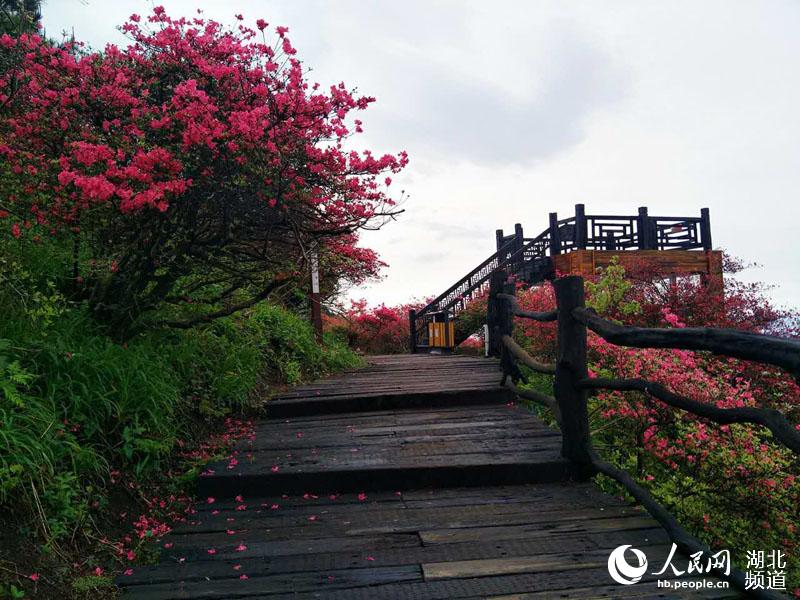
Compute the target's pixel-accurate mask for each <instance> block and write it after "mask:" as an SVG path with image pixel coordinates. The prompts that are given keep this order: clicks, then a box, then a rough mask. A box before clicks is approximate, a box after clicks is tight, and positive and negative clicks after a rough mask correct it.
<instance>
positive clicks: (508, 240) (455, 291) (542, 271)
mask: <svg viewBox="0 0 800 600" xmlns="http://www.w3.org/2000/svg"><path fill="white" fill-rule="evenodd" d="M496 248H497V249H496V251H495V253H494V254H492V255H491V256H489V257H488V258H487V259H486V260H484V261H483V262H481V264H479V265H478V266H477V267H475V268H474V269H473V270H472V271H470V272H469V273H467V274H466V275H465V276H464V277H462V278H461V279H459V280H458V281H456V282H455V283H454V284H453V285H451V286H450V287H449V288H447V290H445V291H444V292H443V293H441V294H440V295H439V296H437V297H436V298H434V299H433V300H432V301H431V302H429V303H428V304H427V306H425V307H424V308H422V309H420V310H418V311H413V310H412V311H410V314H409V325H410V332H409V333H410V342H411V344H410V346H411V351H412V352H416V351H417V350H418V349H422V348H426V347H428V346H429V343H428V342H429V340H427V331H428V329H427V324H428V323H429V322H431V321H432V320H434V319H436V320H438V321H441V322H444V323H447V322H448V321H450V320H452V319H454V318H455V317H456V316H457V315H458V314H459V313H460V312H462V311H463V310H464V309H465V308H466V306H467V305H468V304H469V303H470V302H471V301H472V300H474V299H475V298H477V297H480V296H483V295H484V294H485V293H486V291H487V287H488V282H489V278H490V277H491V275H492V273H494V272H495V271H497V270H504V271H507V272H510V273H512V274H514V275H516V276H518V277H520V278H522V279H524V280H525V281H527V282H528V283H536V282H539V281H544V280H545V279H549V278H551V277H552V276H553V274H554V273H555V269H554V267H553V264H552V261H551V260H550V259H549V257H552V256H556V255H559V254H565V253H567V252H572V251H574V250H710V249H711V222H710V219H709V213H708V209H707V208H704V209H702V210H701V211H700V216H699V217H661V216H651V215H650V214H649V213H648V210H647V208H646V207H642V208H640V209H639V212H638V214H636V215H633V216H620V215H587V214H586V211H585V208H584V205H583V204H576V205H575V215H574V216H571V217H568V218H566V219H559V218H558V215H557V214H556V213H550V225H549V227H548V228H547V229H545V230H544V231H543V232H542V233H540V234H539V235H537V236H536V237H533V238H527V237H525V236H524V233H523V230H522V225H520V224H519V223H517V224H516V225H515V226H514V233H513V235H508V236H505V235H503V230H502V229H498V230H497V231H496Z"/></svg>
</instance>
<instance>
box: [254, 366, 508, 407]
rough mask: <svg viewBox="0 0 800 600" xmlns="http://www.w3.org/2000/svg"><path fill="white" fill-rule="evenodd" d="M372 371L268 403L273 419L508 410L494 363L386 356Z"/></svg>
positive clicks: (322, 383) (314, 385) (330, 380)
mask: <svg viewBox="0 0 800 600" xmlns="http://www.w3.org/2000/svg"><path fill="white" fill-rule="evenodd" d="M368 361H369V364H368V366H367V368H365V369H363V370H360V371H355V372H350V373H345V374H342V375H339V376H336V377H330V378H328V379H323V380H321V381H318V382H315V383H312V384H309V385H303V386H299V387H297V388H294V389H292V390H290V391H288V392H285V393H283V394H281V395H279V396H277V397H276V398H273V399H271V400H269V402H268V403H267V415H268V416H269V418H287V417H298V416H304V415H326V414H337V413H348V412H363V411H372V410H389V409H391V410H402V409H415V408H431V407H447V406H474V405H479V404H492V403H494V404H505V403H507V402H509V401H511V400H512V399H513V395H512V394H511V392H509V391H508V390H507V389H505V388H503V387H501V386H500V367H499V364H498V362H497V361H496V360H494V359H483V358H476V357H471V356H451V355H438V356H437V355H412V356H409V355H397V356H395V355H387V356H373V357H369V358H368Z"/></svg>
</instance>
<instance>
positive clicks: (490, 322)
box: [486, 270, 506, 356]
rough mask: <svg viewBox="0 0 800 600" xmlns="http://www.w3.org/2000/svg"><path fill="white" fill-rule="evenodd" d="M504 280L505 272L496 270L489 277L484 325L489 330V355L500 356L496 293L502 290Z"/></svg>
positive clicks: (500, 343)
mask: <svg viewBox="0 0 800 600" xmlns="http://www.w3.org/2000/svg"><path fill="white" fill-rule="evenodd" d="M505 280H506V273H505V271H502V270H497V271H495V272H493V273H492V275H491V276H490V277H489V298H488V300H487V302H486V325H487V329H488V331H489V344H488V346H489V356H500V347H501V346H502V342H501V341H500V338H498V336H497V334H498V329H497V327H498V325H499V321H500V315H499V313H498V308H499V306H498V298H497V294H498V293H499V292H501V291H502V290H503V283H504V282H505Z"/></svg>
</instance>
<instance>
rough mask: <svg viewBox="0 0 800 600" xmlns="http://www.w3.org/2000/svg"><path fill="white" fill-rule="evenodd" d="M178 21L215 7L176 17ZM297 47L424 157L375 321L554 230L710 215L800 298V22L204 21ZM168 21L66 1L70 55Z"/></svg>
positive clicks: (747, 17)
mask: <svg viewBox="0 0 800 600" xmlns="http://www.w3.org/2000/svg"><path fill="white" fill-rule="evenodd" d="M161 3H162V4H164V5H165V7H166V9H167V11H168V12H170V13H171V14H187V15H189V14H192V13H193V11H194V7H195V6H196V5H197V4H198V3H199V2H198V1H197V0H194V1H193V2H189V1H185V0H163V1H162V2H161ZM202 4H203V5H204V9H205V11H206V13H207V14H208V15H209V16H212V17H214V18H217V19H223V20H228V21H230V20H231V19H232V16H233V14H235V13H239V12H241V13H243V14H244V15H245V17H246V18H248V19H250V20H251V21H254V20H255V19H256V18H257V17H264V18H266V19H267V20H268V21H270V23H272V24H273V25H275V24H285V25H288V26H289V27H290V28H291V35H292V39H293V42H294V43H295V45H296V46H297V47H298V48H299V50H300V53H301V56H302V57H303V59H304V60H305V61H306V63H307V64H308V65H309V66H312V67H313V68H314V71H313V73H312V78H314V79H317V80H319V81H321V82H322V83H325V84H328V83H334V82H338V81H340V80H344V81H345V82H346V83H348V84H349V85H357V86H358V87H359V89H360V90H361V91H362V92H363V93H366V94H369V95H374V96H376V97H377V98H378V102H377V103H376V104H375V105H373V107H372V108H371V109H370V110H369V111H368V112H367V114H366V115H365V119H364V120H365V124H366V128H367V131H366V134H365V136H364V140H363V142H362V143H363V144H364V145H365V146H366V147H372V148H374V149H375V150H377V151H395V150H400V149H407V150H408V151H409V154H410V155H411V161H412V162H411V165H410V166H409V168H408V171H407V172H406V173H405V174H404V175H402V176H400V177H398V178H396V185H397V189H401V188H404V189H405V190H407V191H408V192H409V193H410V194H411V199H410V200H409V201H408V202H407V204H406V207H405V208H406V209H407V212H406V214H404V215H403V216H402V217H401V218H400V219H399V220H398V222H396V223H392V224H390V225H389V226H388V227H387V228H386V229H385V230H384V231H381V232H377V233H367V234H366V235H365V236H364V240H365V241H366V242H367V243H368V244H370V245H371V246H372V247H374V248H376V249H377V250H378V251H379V252H381V254H382V256H383V258H384V259H385V260H386V261H387V262H389V263H390V265H391V267H390V269H389V270H388V271H387V276H386V278H385V280H384V281H382V282H380V283H379V284H376V285H371V286H367V287H365V288H364V289H363V290H357V291H356V292H354V295H365V296H366V297H367V298H368V299H370V300H371V301H373V302H379V301H386V302H400V301H403V300H405V299H407V298H408V297H409V296H413V295H416V296H425V295H428V294H433V293H437V292H439V291H441V290H443V289H444V288H445V287H447V286H448V285H450V284H451V283H453V281H455V280H456V279H457V278H458V277H459V276H460V275H462V274H463V273H465V272H467V271H468V270H469V269H471V268H472V267H473V266H474V265H475V264H477V263H478V262H479V261H480V260H481V259H483V258H485V256H487V255H488V254H490V253H491V252H492V248H493V244H494V230H495V229H496V228H498V227H504V228H506V229H507V230H510V229H511V228H512V227H513V224H514V222H521V223H522V224H523V225H524V226H525V229H526V232H527V233H530V234H534V233H538V232H539V231H541V230H542V229H543V228H544V227H545V225H546V221H547V213H548V212H550V211H554V210H557V211H559V212H561V213H562V214H565V215H566V214H568V213H570V212H571V210H572V205H573V204H574V203H576V202H584V203H586V205H587V211H588V212H590V213H591V212H595V213H610V212H612V213H618V214H619V213H622V214H625V213H630V214H633V213H635V211H636V208H637V207H638V206H641V205H648V206H650V208H651V212H653V213H661V214H664V213H671V214H687V215H690V214H697V213H699V209H700V207H702V206H708V207H710V209H711V217H712V230H713V235H714V241H715V245H717V246H722V247H725V248H726V249H728V250H730V251H731V252H732V253H734V254H736V255H739V256H741V257H743V258H746V259H749V260H756V261H758V262H760V263H763V264H764V268H763V269H762V270H761V271H760V272H758V273H755V274H754V276H755V277H757V278H759V279H762V280H765V281H768V282H772V283H778V284H780V287H779V288H778V289H777V290H776V291H775V294H774V295H775V298H776V299H777V300H778V302H779V303H783V304H790V305H794V306H796V305H797V304H798V303H797V300H796V299H797V298H798V297H800V268H798V259H800V250H798V245H797V244H795V243H793V242H794V238H795V236H796V233H795V231H794V228H795V223H797V222H798V221H800V209H799V208H798V203H797V202H796V201H795V199H794V197H793V196H794V194H796V190H797V189H798V188H800V169H799V168H798V167H799V166H800V117H798V111H797V107H798V106H800V70H798V69H797V68H796V63H797V56H800V36H797V35H796V32H797V31H798V30H800V4H797V3H796V2H793V1H790V0H785V1H777V0H770V1H766V2H760V3H756V2H753V3H744V2H739V3H730V2H724V1H716V2H703V3H697V2H691V1H683V2H679V1H674V2H670V3H664V2H654V1H651V2H648V1H640V2H632V3H621V2H603V3H599V2H577V3H568V4H567V3H562V2H535V3H533V2H491V3H489V2H478V1H458V2H456V1H437V2H430V1H424V0H413V1H410V2H402V3H400V2H371V1H368V0H361V1H356V0H344V1H337V2H335V3H334V2H325V1H322V0H314V1H307V0H304V1H298V0H275V1H264V2H255V1H252V0H250V1H248V0H227V1H226V2H213V3H211V2H203V3H202ZM149 6H150V3H149V2H145V1H136V0H116V1H115V2H113V3H112V2H101V1H100V0H58V2H55V1H54V0H51V1H50V2H49V3H47V4H45V7H44V15H45V24H46V26H47V28H48V30H49V33H50V34H51V35H52V34H53V33H54V32H57V31H59V30H61V29H66V30H68V31H69V30H71V29H72V27H74V29H75V33H76V36H77V37H78V38H79V39H88V40H89V41H90V42H91V43H92V44H93V45H94V46H96V47H97V46H102V45H103V43H104V42H105V41H109V40H111V41H115V42H117V43H119V42H120V41H121V36H120V35H119V33H118V32H116V31H115V30H114V29H113V27H114V25H116V24H119V23H121V22H122V21H123V20H124V18H125V17H126V16H127V15H128V14H130V13H132V12H140V13H144V12H147V11H148V10H149Z"/></svg>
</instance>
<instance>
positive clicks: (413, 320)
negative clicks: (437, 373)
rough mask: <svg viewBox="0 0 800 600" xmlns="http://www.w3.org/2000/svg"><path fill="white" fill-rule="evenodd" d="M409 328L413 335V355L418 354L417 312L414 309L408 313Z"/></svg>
mask: <svg viewBox="0 0 800 600" xmlns="http://www.w3.org/2000/svg"><path fill="white" fill-rule="evenodd" d="M408 328H409V332H410V334H411V344H410V345H409V346H410V348H411V354H416V353H417V311H416V310H414V309H413V308H412V309H411V310H409V311H408Z"/></svg>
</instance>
